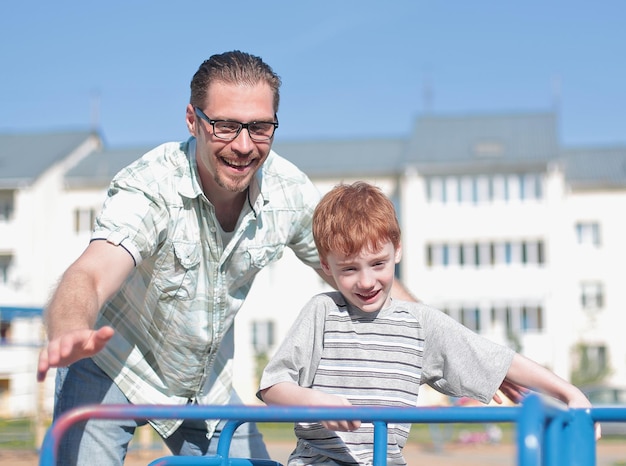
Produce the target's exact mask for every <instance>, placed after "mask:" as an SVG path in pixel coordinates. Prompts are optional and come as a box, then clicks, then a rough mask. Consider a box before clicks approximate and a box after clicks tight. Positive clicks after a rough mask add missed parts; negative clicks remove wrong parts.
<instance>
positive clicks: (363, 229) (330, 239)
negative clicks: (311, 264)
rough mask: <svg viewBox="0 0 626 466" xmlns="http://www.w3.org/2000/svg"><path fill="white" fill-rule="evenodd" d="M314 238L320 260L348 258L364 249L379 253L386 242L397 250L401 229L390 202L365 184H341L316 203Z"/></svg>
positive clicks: (372, 187)
mask: <svg viewBox="0 0 626 466" xmlns="http://www.w3.org/2000/svg"><path fill="white" fill-rule="evenodd" d="M313 237H314V238H315V245H316V246H317V250H318V253H319V256H320V258H321V259H322V260H323V259H325V258H326V257H327V256H328V254H329V253H331V252H332V253H337V254H341V255H344V256H347V257H352V256H355V255H356V254H359V253H360V252H361V251H362V250H363V249H365V248H367V249H369V250H370V251H372V252H375V251H378V250H379V249H380V248H381V246H382V245H383V244H384V243H386V242H387V241H391V242H392V243H393V246H394V247H395V248H396V249H397V248H398V247H399V246H400V226H399V224H398V219H397V217H396V212H395V209H394V206H393V204H392V202H391V201H390V200H389V198H388V197H387V196H385V195H384V194H383V192H382V191H381V190H380V189H379V188H377V187H375V186H373V185H371V184H369V183H366V182H364V181H357V182H355V183H353V184H340V185H338V186H335V187H334V188H333V189H332V190H331V191H329V192H328V193H327V194H326V195H325V196H324V197H323V198H322V200H321V201H320V202H319V204H318V205H317V207H316V208H315V212H314V214H313Z"/></svg>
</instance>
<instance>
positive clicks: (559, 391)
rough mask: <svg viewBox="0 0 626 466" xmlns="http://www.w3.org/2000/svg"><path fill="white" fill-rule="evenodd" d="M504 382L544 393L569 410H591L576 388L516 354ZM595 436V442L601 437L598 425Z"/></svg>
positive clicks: (597, 425)
mask: <svg viewBox="0 0 626 466" xmlns="http://www.w3.org/2000/svg"><path fill="white" fill-rule="evenodd" d="M504 380H505V382H507V381H508V382H513V383H514V384H517V385H521V386H523V387H527V388H530V389H533V390H536V391H538V392H540V393H546V394H548V395H550V396H553V397H554V398H557V399H559V400H561V401H562V402H564V403H566V404H567V405H568V406H569V407H570V408H591V402H590V401H589V400H588V399H587V397H586V396H585V394H584V393H583V392H581V391H580V389H579V388H578V387H576V386H575V385H572V384H571V383H569V382H568V381H566V380H564V379H562V378H561V377H559V376H558V375H556V374H555V373H554V372H552V371H550V370H549V369H546V368H545V367H543V366H541V365H539V364H537V363H536V362H534V361H532V360H530V359H528V358H525V357H524V356H522V355H521V354H518V353H516V354H515V356H513V361H512V362H511V366H510V367H509V370H508V372H507V373H506V378H505V379H504ZM503 383H504V382H503ZM595 434H596V440H598V439H599V438H600V437H601V436H602V429H601V427H600V424H599V423H596V425H595Z"/></svg>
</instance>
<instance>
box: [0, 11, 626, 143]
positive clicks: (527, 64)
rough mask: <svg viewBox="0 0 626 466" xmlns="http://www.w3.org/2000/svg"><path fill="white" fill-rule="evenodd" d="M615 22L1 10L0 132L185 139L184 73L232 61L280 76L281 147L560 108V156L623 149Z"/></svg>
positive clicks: (623, 77) (555, 14)
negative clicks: (453, 117) (235, 53)
mask: <svg viewBox="0 0 626 466" xmlns="http://www.w3.org/2000/svg"><path fill="white" fill-rule="evenodd" d="M625 25H626V1H624V0H606V1H605V0H601V1H598V2H590V1H580V0H568V1H566V0H554V1H549V0H525V1H523V2H521V1H520V2H503V1H497V0H492V1H487V0H472V1H449V2H444V1H439V2H436V1H422V0H406V1H394V0H387V1H382V0H379V1H372V0H361V1H357V0H316V1H305V0H300V1H296V0H276V1H273V0H264V1H258V0H256V1H248V0H239V1H231V0H223V1H215V0H201V1H200V0H199V1H189V0H176V1H174V0H168V1H163V0H153V1H148V0H137V1H132V0H128V1H118V0H107V1H99V2H96V1H85V0H63V1H58V2H55V1H48V0H40V1H31V0H20V1H16V0H12V1H11V0H9V1H3V2H2V3H1V6H0V67H1V71H0V84H1V85H0V132H8V131H20V132H22V131H42V130H65V129H88V128H90V127H91V124H92V121H93V120H94V118H95V115H98V121H99V128H100V129H101V131H102V134H103V136H104V138H105V141H106V143H107V145H109V146H111V147H121V146H129V145H132V146H134V145H153V144H158V143H161V142H164V141H169V140H180V139H181V138H186V137H187V131H186V128H185V125H184V109H185V105H186V103H187V102H188V98H189V81H190V79H191V77H192V75H193V73H194V72H195V71H196V69H197V67H198V65H199V64H200V63H201V62H202V61H203V60H204V59H206V58H208V57H209V56H210V55H212V54H213V53H219V52H223V51H226V50H232V49H240V50H244V51H248V52H251V53H254V54H256V55H260V56H261V57H263V58H264V59H265V60H266V61H267V62H268V63H269V64H270V65H271V66H272V67H273V68H274V70H275V71H276V72H277V73H278V74H279V75H280V76H281V78H282V79H283V87H282V94H281V98H282V102H281V108H280V110H279V119H280V123H281V126H280V128H279V130H278V131H279V132H278V133H277V138H281V139H283V140H312V139H319V138H363V137H376V138H377V137H388V136H408V135H409V134H410V132H411V127H412V125H413V123H414V121H415V118H416V117H417V116H418V115H420V114H423V113H424V112H425V111H431V112H432V113H435V114H469V113H485V112H511V111H545V110H550V109H552V108H554V105H555V103H557V104H558V108H559V109H560V138H561V142H562V143H563V144H565V145H567V146H572V145H596V144H598V145H610V144H626V58H625V57H626V26H625ZM425 89H429V91H427V92H425ZM425 95H430V97H428V98H425ZM95 102H99V104H98V105H96V104H95ZM95 109H98V110H97V111H96V110H95Z"/></svg>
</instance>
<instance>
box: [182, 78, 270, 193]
mask: <svg viewBox="0 0 626 466" xmlns="http://www.w3.org/2000/svg"><path fill="white" fill-rule="evenodd" d="M273 104H274V94H273V92H272V90H271V89H270V87H269V85H267V84H266V83H258V84H256V85H254V86H249V85H234V84H226V83H223V82H214V83H212V84H211V85H210V86H209V89H208V92H207V99H206V102H205V103H204V105H202V106H200V107H199V108H200V109H201V110H202V111H203V112H204V113H205V114H206V115H207V116H208V117H209V118H211V119H213V120H232V121H238V122H241V123H250V122H253V121H274V105H273ZM187 127H188V128H189V131H190V133H191V134H192V135H193V136H195V137H196V140H197V146H196V160H197V164H198V170H199V172H200V177H201V179H202V183H203V188H204V190H205V192H206V191H211V190H214V189H217V190H226V191H230V192H244V191H245V190H246V189H247V188H248V186H249V185H250V181H251V180H252V178H253V177H254V174H255V173H256V171H257V170H258V169H259V168H260V167H261V166H262V165H263V162H265V160H266V159H267V156H268V154H269V152H270V148H271V145H272V139H270V140H268V141H262V142H258V141H253V140H252V139H250V134H249V133H248V131H247V130H246V129H242V130H241V132H240V133H239V135H238V136H237V137H236V138H235V139H234V140H232V141H226V140H223V139H219V138H217V137H216V136H215V135H214V134H213V128H212V127H211V125H210V124H209V123H208V122H207V121H205V120H203V119H201V118H199V117H198V116H197V115H196V114H195V111H194V108H193V107H192V106H191V105H188V106H187ZM207 184H208V185H207ZM207 194H208V193H207ZM209 197H210V196H209Z"/></svg>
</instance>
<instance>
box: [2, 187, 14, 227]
mask: <svg viewBox="0 0 626 466" xmlns="http://www.w3.org/2000/svg"><path fill="white" fill-rule="evenodd" d="M13 205H14V201H13V191H11V190H7V189H3V190H0V222H8V221H9V220H11V218H12V217H13Z"/></svg>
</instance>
